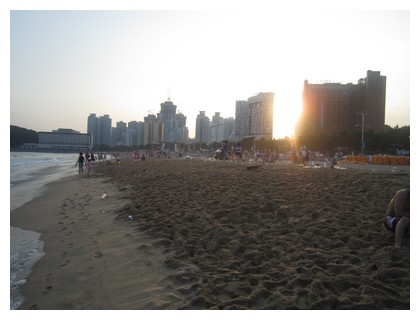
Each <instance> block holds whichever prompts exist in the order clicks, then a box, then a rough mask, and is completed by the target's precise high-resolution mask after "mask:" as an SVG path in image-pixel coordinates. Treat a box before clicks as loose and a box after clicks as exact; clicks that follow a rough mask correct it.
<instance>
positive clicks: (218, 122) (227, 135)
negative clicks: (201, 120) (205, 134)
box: [208, 112, 234, 144]
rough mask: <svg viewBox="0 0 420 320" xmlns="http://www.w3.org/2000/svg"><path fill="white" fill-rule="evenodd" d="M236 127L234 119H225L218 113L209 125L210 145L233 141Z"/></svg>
mask: <svg viewBox="0 0 420 320" xmlns="http://www.w3.org/2000/svg"><path fill="white" fill-rule="evenodd" d="M233 127H234V119H233V118H227V119H225V118H223V117H221V116H220V112H216V113H215V114H214V116H213V118H212V120H211V122H210V124H209V140H208V143H209V144H210V143H213V142H222V141H224V140H228V141H229V140H232V134H233Z"/></svg>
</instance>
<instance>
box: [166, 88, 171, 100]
mask: <svg viewBox="0 0 420 320" xmlns="http://www.w3.org/2000/svg"><path fill="white" fill-rule="evenodd" d="M167 91H168V101H171V88H168V89H167Z"/></svg>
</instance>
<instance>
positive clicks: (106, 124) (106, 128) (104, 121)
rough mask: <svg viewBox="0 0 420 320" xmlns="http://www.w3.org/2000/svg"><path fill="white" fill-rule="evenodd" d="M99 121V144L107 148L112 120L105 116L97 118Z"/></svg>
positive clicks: (109, 143)
mask: <svg viewBox="0 0 420 320" xmlns="http://www.w3.org/2000/svg"><path fill="white" fill-rule="evenodd" d="M99 121H100V123H101V144H103V145H107V146H109V145H111V127H112V119H111V118H110V117H109V115H107V114H105V115H103V116H102V117H99Z"/></svg>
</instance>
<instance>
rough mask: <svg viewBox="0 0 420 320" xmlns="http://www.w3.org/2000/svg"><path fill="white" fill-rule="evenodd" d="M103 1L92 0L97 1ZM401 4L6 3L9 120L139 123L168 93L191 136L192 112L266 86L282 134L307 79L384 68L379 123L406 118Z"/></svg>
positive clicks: (406, 38) (226, 105)
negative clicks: (161, 6) (104, 7)
mask: <svg viewBox="0 0 420 320" xmlns="http://www.w3.org/2000/svg"><path fill="white" fill-rule="evenodd" d="M99 9H100V7H99ZM409 58H410V11H396V10H393V11H379V10H373V11H372V10H370V11H349V10H339V11H337V10H329V11H323V10H322V9H318V10H305V11H299V10H298V8H297V7H293V8H290V9H288V8H287V7H286V8H284V7H282V8H278V9H277V8H275V7H267V8H264V7H258V9H257V10H248V9H244V10H242V9H241V8H240V7H238V8H236V9H232V8H230V9H229V10H224V11H218V10H198V11H186V10H177V11H166V10H153V11H145V10H128V11H116V10H109V11H100V10H93V11H69V10H59V11H45V10H36V11H35V10H29V11H25V10H13V11H10V123H11V124H13V125H18V126H21V127H25V128H29V129H34V130H36V131H51V130H53V129H57V128H72V129H75V130H78V131H81V132H86V129H87V117H88V116H89V114H90V113H96V114H97V115H98V116H101V115H103V114H109V115H110V117H111V118H112V122H113V126H115V123H116V122H118V121H124V122H129V121H132V120H135V121H143V117H144V116H146V115H147V114H148V112H149V111H150V112H151V113H157V112H159V110H160V103H162V102H164V101H165V100H166V99H167V98H168V96H170V98H171V100H172V101H173V102H174V104H176V105H177V106H178V109H177V110H178V111H180V112H182V113H183V114H184V115H186V116H187V126H188V127H189V130H190V137H194V136H195V119H196V116H197V114H198V113H199V111H201V110H204V111H206V115H208V116H209V117H210V118H211V117H212V116H213V114H214V112H218V111H219V112H221V116H222V117H234V116H235V101H236V100H246V99H248V98H249V97H250V96H253V95H255V94H256V93H258V92H274V93H275V99H274V100H275V103H274V108H275V112H274V115H275V119H274V134H275V137H283V136H284V135H290V134H291V132H292V128H293V124H294V121H295V119H296V117H297V116H298V114H299V112H300V110H301V104H302V98H301V97H302V90H303V82H304V80H305V79H307V80H309V82H310V83H322V82H324V81H326V80H328V81H339V82H342V83H348V82H351V83H357V81H358V80H359V79H360V78H364V77H365V76H366V72H367V70H373V71H380V72H381V74H382V75H385V76H386V77H387V93H386V118H385V122H386V124H388V125H391V126H395V125H397V124H398V125H400V126H402V125H409V124H410V60H409Z"/></svg>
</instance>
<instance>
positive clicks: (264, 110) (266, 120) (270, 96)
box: [248, 92, 274, 140]
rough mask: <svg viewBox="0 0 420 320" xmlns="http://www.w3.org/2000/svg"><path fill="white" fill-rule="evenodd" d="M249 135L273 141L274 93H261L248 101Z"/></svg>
mask: <svg viewBox="0 0 420 320" xmlns="http://www.w3.org/2000/svg"><path fill="white" fill-rule="evenodd" d="M248 108H249V134H250V135H253V136H255V137H257V139H260V138H265V139H267V140H271V139H273V109H274V93H272V92H260V93H259V94H258V95H256V96H254V97H250V98H249V99H248Z"/></svg>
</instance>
